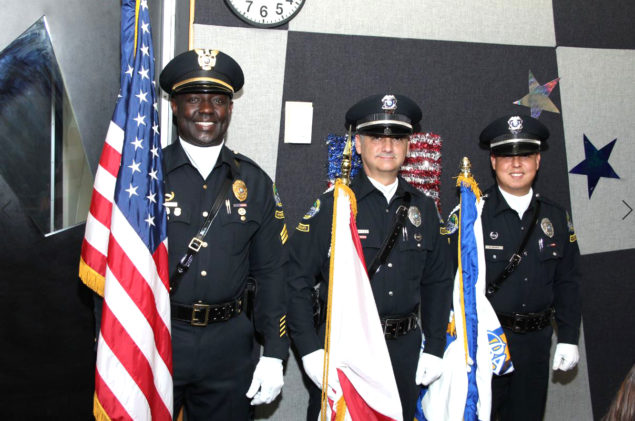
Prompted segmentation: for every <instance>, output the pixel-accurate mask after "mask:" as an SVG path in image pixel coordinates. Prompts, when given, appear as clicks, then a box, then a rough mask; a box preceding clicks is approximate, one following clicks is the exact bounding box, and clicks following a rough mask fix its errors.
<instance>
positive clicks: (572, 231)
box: [565, 211, 575, 234]
mask: <svg viewBox="0 0 635 421" xmlns="http://www.w3.org/2000/svg"><path fill="white" fill-rule="evenodd" d="M565 214H566V215H567V228H569V234H575V229H574V228H573V221H572V220H571V216H570V215H569V211H565Z"/></svg>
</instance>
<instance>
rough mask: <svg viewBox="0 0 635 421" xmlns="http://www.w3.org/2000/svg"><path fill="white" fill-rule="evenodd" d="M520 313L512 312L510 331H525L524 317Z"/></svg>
mask: <svg viewBox="0 0 635 421" xmlns="http://www.w3.org/2000/svg"><path fill="white" fill-rule="evenodd" d="M522 316H523V315H522V314H518V313H514V316H513V317H514V321H513V322H512V332H514V333H525V329H526V326H525V325H526V323H525V322H526V319H525V318H523V317H522Z"/></svg>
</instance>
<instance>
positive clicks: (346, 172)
mask: <svg viewBox="0 0 635 421" xmlns="http://www.w3.org/2000/svg"><path fill="white" fill-rule="evenodd" d="M352 150H353V147H352V126H349V127H348V138H347V139H346V146H345V147H344V151H343V152H342V164H341V175H340V177H339V178H338V179H337V180H336V181H335V189H334V192H333V196H334V200H333V226H332V234H331V250H332V251H333V250H335V247H334V244H332V242H333V236H334V235H333V234H334V233H335V219H336V206H337V195H338V184H340V185H341V184H343V185H345V186H348V185H350V183H351V178H350V175H351V168H352V156H353V154H352ZM334 254H335V253H331V264H330V268H331V269H330V270H329V272H331V271H332V269H333V264H332V261H333V257H334ZM332 278H333V277H332V276H329V288H328V298H327V304H326V326H325V334H324V363H323V368H324V370H323V375H322V400H321V411H320V414H321V415H320V419H321V421H326V407H327V403H328V385H329V383H328V378H329V355H330V348H331V306H332V301H333V279H332ZM345 405H346V403H345V402H344V400H343V399H341V400H340V402H339V403H338V404H337V413H338V414H344V413H345V412H346V410H345Z"/></svg>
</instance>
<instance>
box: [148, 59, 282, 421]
mask: <svg viewBox="0 0 635 421" xmlns="http://www.w3.org/2000/svg"><path fill="white" fill-rule="evenodd" d="M243 81H244V79H243V72H242V70H241V68H240V66H239V65H238V63H236V62H235V61H234V60H233V59H232V58H231V57H229V56H228V55H226V54H224V53H222V52H220V51H216V50H192V51H188V52H186V53H183V54H180V55H178V56H176V57H175V58H174V59H173V60H172V61H170V62H169V63H168V64H167V66H166V67H165V69H163V72H161V76H160V84H161V88H162V89H163V90H164V91H165V92H167V93H169V94H170V101H171V105H172V111H173V113H174V118H175V121H176V124H177V127H178V134H179V139H178V140H177V141H176V142H175V143H173V144H172V145H170V146H168V147H167V148H166V149H165V152H164V157H165V175H166V189H165V191H166V192H167V193H166V206H167V207H168V209H169V211H170V212H169V221H168V241H169V261H170V284H171V287H172V292H171V295H172V297H171V298H172V300H171V301H172V346H173V364H174V408H175V410H174V414H175V417H176V415H177V414H178V412H179V410H180V408H181V406H183V405H184V406H185V412H186V415H187V419H188V420H247V419H249V418H250V417H251V415H250V412H251V411H250V400H249V399H248V398H253V399H251V405H258V404H261V403H268V402H271V401H272V400H273V399H274V398H275V397H276V396H277V395H278V393H280V390H281V388H282V384H283V378H282V361H283V360H284V359H285V358H286V356H287V352H288V337H287V335H286V330H285V313H286V311H285V308H286V303H285V288H284V281H283V270H282V265H283V253H282V246H283V244H284V243H285V241H286V238H287V234H286V226H285V225H284V215H283V212H282V204H281V202H280V199H279V197H278V194H277V192H276V188H275V186H274V185H273V183H272V181H271V179H270V178H269V177H268V176H267V175H266V174H265V173H264V171H262V170H261V169H260V168H259V167H258V166H257V165H256V164H255V163H254V162H253V161H251V160H250V159H248V158H246V157H245V156H243V155H240V154H237V153H235V152H232V151H231V150H229V149H228V148H227V147H226V146H225V145H224V138H225V133H226V131H227V127H228V126H229V122H230V117H231V113H232V106H233V102H232V97H233V94H234V93H235V92H237V91H239V90H240V88H241V87H242V86H243ZM248 276H251V277H253V278H255V281H256V288H257V292H256V295H255V306H254V309H253V323H252V321H251V320H249V318H248V317H247V315H246V311H248V310H249V309H248V308H246V306H245V300H246V298H247V294H248V291H247V289H248V288H247V284H248V281H247V280H248ZM254 327H255V330H256V331H258V332H259V333H260V334H261V335H262V337H263V338H264V355H263V356H262V357H260V360H259V362H258V364H257V365H256V364H255V358H254V345H255V342H254V333H255V332H254ZM254 366H255V370H254Z"/></svg>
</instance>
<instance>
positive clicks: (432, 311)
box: [288, 94, 452, 421]
mask: <svg viewBox="0 0 635 421" xmlns="http://www.w3.org/2000/svg"><path fill="white" fill-rule="evenodd" d="M420 119H421V110H420V108H419V107H418V106H417V104H415V103H414V102H413V101H412V100H411V99H410V98H408V97H406V96H403V95H391V94H387V95H384V94H381V95H374V96H371V97H368V98H365V99H363V100H361V101H360V102H358V103H357V104H355V105H353V106H352V107H351V108H350V109H349V110H348V112H347V113H346V124H347V126H352V128H353V129H354V130H356V135H355V149H356V151H357V152H358V153H359V154H360V155H361V158H362V164H363V171H360V173H359V175H358V176H357V177H356V178H355V179H354V180H353V181H352V184H351V188H352V190H353V192H354V193H355V196H356V198H357V209H358V213H357V227H358V230H359V233H360V239H361V243H362V248H363V251H364V258H365V261H366V264H367V266H370V265H371V261H373V259H374V258H375V257H376V255H378V253H379V251H380V247H381V245H382V243H383V241H384V240H385V239H386V237H388V236H389V235H390V234H391V229H392V228H393V221H394V218H395V214H396V211H397V208H398V207H399V206H400V205H405V206H406V207H407V209H408V212H407V216H405V220H404V225H403V228H402V229H399V232H398V239H397V241H396V243H395V244H394V246H393V248H392V250H391V251H390V254H389V255H388V258H387V259H386V261H385V262H384V263H383V264H381V266H380V267H379V270H378V271H377V272H375V273H373V274H371V275H372V278H371V286H372V290H373V294H374V297H375V302H376V304H377V310H378V313H379V316H380V318H381V320H382V327H383V329H384V332H385V338H386V343H387V346H388V352H389V354H390V358H391V363H392V367H393V372H394V374H395V378H396V381H397V387H398V389H399V396H400V398H401V404H402V408H403V414H404V420H411V419H413V417H414V411H415V408H416V401H417V396H418V393H419V386H418V385H417V384H418V383H419V384H429V383H431V382H432V381H434V380H436V379H437V378H438V377H439V375H440V373H441V361H442V360H441V358H440V357H441V356H442V354H443V350H444V346H445V330H446V326H447V320H448V314H449V308H450V297H451V288H452V278H451V273H450V269H451V268H450V259H449V250H448V246H447V242H446V241H445V240H442V239H441V237H440V233H439V218H438V214H437V211H436V208H435V204H434V201H433V200H432V199H430V198H428V197H426V196H425V195H423V194H422V193H421V192H419V191H418V190H417V189H415V188H413V187H412V186H410V185H409V184H408V183H407V182H406V181H405V180H404V179H403V178H401V177H400V176H399V175H398V173H399V169H400V166H401V164H402V163H403V161H404V159H405V157H406V154H407V152H408V140H409V135H410V134H411V133H412V132H413V126H415V125H416V124H417V123H418V122H419V120H420ZM332 215H333V193H332V191H331V192H327V193H325V194H323V195H322V196H320V198H319V199H318V200H317V201H316V202H315V204H314V205H313V206H312V208H311V210H310V211H309V212H308V213H307V214H306V215H305V216H304V218H303V219H302V220H301V222H300V223H299V224H298V226H297V228H296V233H295V235H294V236H293V237H292V239H291V243H290V247H289V253H290V258H289V270H288V285H289V299H290V302H289V328H290V331H291V336H292V339H293V341H294V344H295V345H296V347H297V349H298V351H299V353H300V355H301V356H302V364H303V367H304V370H305V372H306V374H307V375H308V377H309V378H310V379H311V380H313V382H314V383H315V385H316V386H317V387H315V386H313V385H311V386H310V391H309V392H310V401H309V408H308V413H307V420H311V421H315V420H316V419H317V417H318V414H319V410H320V400H321V399H320V398H321V394H320V389H319V388H320V387H321V380H322V373H323V356H324V349H323V347H324V332H325V326H324V318H322V319H321V320H319V322H318V324H319V326H318V328H317V331H316V328H315V326H314V319H313V314H312V301H311V293H312V290H313V288H314V285H316V284H317V283H321V284H322V285H321V286H320V294H321V296H322V301H323V302H324V301H325V300H326V291H327V290H328V285H326V284H327V282H328V279H329V247H330V238H331V223H332ZM419 312H421V319H420V320H421V327H422V328H423V332H424V333H425V340H426V342H425V352H421V339H422V336H421V329H420V327H419V322H418V320H419Z"/></svg>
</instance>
